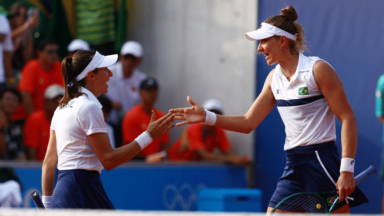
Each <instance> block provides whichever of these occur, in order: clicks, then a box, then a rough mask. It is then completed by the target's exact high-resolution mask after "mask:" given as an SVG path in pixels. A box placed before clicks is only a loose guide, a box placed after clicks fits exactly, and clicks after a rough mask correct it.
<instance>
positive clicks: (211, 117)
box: [204, 110, 216, 126]
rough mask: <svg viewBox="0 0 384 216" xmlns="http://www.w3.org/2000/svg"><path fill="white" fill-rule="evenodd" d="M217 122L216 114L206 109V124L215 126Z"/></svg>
mask: <svg viewBox="0 0 384 216" xmlns="http://www.w3.org/2000/svg"><path fill="white" fill-rule="evenodd" d="M215 123H216V114H215V113H213V112H211V111H208V110H205V122H204V124H206V125H210V126H213V125H214V124H215Z"/></svg>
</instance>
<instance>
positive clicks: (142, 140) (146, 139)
mask: <svg viewBox="0 0 384 216" xmlns="http://www.w3.org/2000/svg"><path fill="white" fill-rule="evenodd" d="M135 141H136V142H137V144H139V146H140V148H141V150H143V149H144V148H145V147H147V145H149V144H150V143H151V142H152V141H153V139H152V137H151V135H149V133H148V132H147V131H144V132H143V133H141V134H140V135H139V136H138V137H137V138H136V139H135Z"/></svg>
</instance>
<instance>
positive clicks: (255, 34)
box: [245, 22, 296, 41]
mask: <svg viewBox="0 0 384 216" xmlns="http://www.w3.org/2000/svg"><path fill="white" fill-rule="evenodd" d="M275 35H276V36H285V37H287V38H288V39H291V40H293V41H296V34H295V35H293V34H291V33H289V32H287V31H284V30H283V29H280V28H277V27H276V26H274V25H271V24H268V23H264V22H263V23H261V27H260V28H259V29H257V30H256V31H251V32H247V33H245V37H246V38H247V39H248V40H251V41H255V40H262V39H266V38H269V37H272V36H275Z"/></svg>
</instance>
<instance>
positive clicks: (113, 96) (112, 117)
mask: <svg viewBox="0 0 384 216" xmlns="http://www.w3.org/2000/svg"><path fill="white" fill-rule="evenodd" d="M122 67H123V66H122V63H121V62H120V61H118V62H117V63H116V64H114V65H112V66H111V67H109V69H110V70H111V72H112V73H113V76H112V77H111V78H110V80H109V82H108V83H107V84H108V86H109V87H108V93H107V96H108V98H109V99H110V100H111V101H112V102H118V103H120V104H121V105H122V109H121V110H120V111H117V110H116V109H112V110H111V112H110V114H109V116H108V118H107V121H108V122H110V123H112V124H115V125H118V124H119V123H120V118H122V117H123V116H124V114H125V113H126V112H127V111H128V110H130V109H131V108H132V107H133V106H135V105H136V104H138V103H140V101H141V98H140V84H141V82H142V81H144V80H145V79H146V78H147V75H146V74H144V73H142V72H141V71H140V70H139V69H137V68H135V69H134V71H133V73H132V75H131V77H129V78H127V79H125V78H124V74H123V68H122Z"/></svg>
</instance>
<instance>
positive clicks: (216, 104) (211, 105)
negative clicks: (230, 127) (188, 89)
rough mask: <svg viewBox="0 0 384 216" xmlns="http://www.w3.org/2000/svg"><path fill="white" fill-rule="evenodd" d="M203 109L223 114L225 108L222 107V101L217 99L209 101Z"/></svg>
mask: <svg viewBox="0 0 384 216" xmlns="http://www.w3.org/2000/svg"><path fill="white" fill-rule="evenodd" d="M203 108H204V109H206V110H216V111H219V112H221V113H223V106H222V105H221V103H220V101H218V100H216V99H209V100H207V101H205V102H204V105H203Z"/></svg>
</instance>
